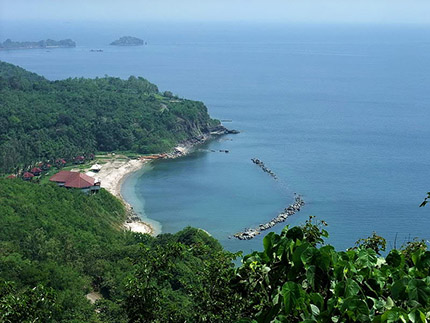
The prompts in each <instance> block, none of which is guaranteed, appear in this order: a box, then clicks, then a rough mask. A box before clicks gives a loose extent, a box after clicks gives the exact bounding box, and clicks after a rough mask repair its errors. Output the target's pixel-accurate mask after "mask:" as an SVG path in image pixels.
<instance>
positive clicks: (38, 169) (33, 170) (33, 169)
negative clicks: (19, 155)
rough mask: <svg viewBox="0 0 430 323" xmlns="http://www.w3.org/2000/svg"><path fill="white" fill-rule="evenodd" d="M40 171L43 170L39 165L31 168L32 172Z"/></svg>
mask: <svg viewBox="0 0 430 323" xmlns="http://www.w3.org/2000/svg"><path fill="white" fill-rule="evenodd" d="M40 172H42V170H41V169H40V168H39V167H33V168H32V169H31V173H40Z"/></svg>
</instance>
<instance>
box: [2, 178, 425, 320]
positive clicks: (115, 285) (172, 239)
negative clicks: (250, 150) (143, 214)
mask: <svg viewBox="0 0 430 323" xmlns="http://www.w3.org/2000/svg"><path fill="white" fill-rule="evenodd" d="M0 214H1V216H0V237H1V242H0V321H1V322H38V321H40V322H237V321H239V320H241V322H306V323H310V322H427V320H428V319H429V316H430V276H429V274H430V252H429V251H427V250H426V249H427V247H426V244H425V242H424V241H412V242H410V243H408V244H406V245H405V246H403V247H402V248H401V249H400V250H396V249H394V250H391V251H390V252H389V253H388V255H387V256H386V257H385V258H384V257H383V256H381V254H380V253H381V252H382V251H383V250H384V249H385V240H384V239H382V238H381V237H378V236H377V235H373V236H372V237H370V238H368V239H364V240H362V241H359V242H358V243H357V245H356V246H355V247H354V248H352V249H350V250H348V251H336V250H335V249H334V248H333V247H332V246H330V245H324V238H325V237H326V236H327V232H326V231H325V227H324V225H325V223H323V222H314V220H313V219H311V220H309V221H307V222H306V223H305V224H304V225H303V226H301V227H293V228H288V227H286V228H285V229H284V230H283V231H282V233H281V234H280V235H278V234H275V233H269V234H268V235H267V236H266V237H265V238H264V250H263V251H262V252H254V253H252V254H250V255H247V256H245V257H244V258H243V260H242V261H243V264H242V265H241V266H240V267H238V268H235V267H234V263H233V259H234V258H235V255H233V254H230V253H228V252H226V251H224V250H223V249H222V247H221V246H220V244H219V243H218V242H217V241H216V240H214V239H213V238H211V237H210V236H208V235H207V234H206V233H205V232H203V231H202V230H198V229H192V228H186V229H184V230H183V231H181V232H178V233H176V234H173V235H172V234H162V235H159V236H158V237H156V238H153V237H150V236H148V235H142V234H137V233H131V232H124V231H123V230H121V229H120V227H121V224H122V222H123V221H124V217H125V213H124V208H123V206H122V204H121V203H120V202H119V201H118V200H117V199H116V198H114V197H113V196H111V195H110V194H109V193H108V192H106V191H104V190H102V191H101V192H100V194H95V195H86V194H82V193H81V192H79V191H72V190H66V189H62V188H59V187H57V186H55V185H41V184H35V183H29V182H24V181H21V180H16V179H1V180H0ZM92 291H96V292H98V293H100V295H101V296H102V298H101V299H100V300H98V301H97V302H96V303H95V305H91V304H90V302H89V301H88V300H87V299H86V298H85V295H86V294H87V293H89V292H92Z"/></svg>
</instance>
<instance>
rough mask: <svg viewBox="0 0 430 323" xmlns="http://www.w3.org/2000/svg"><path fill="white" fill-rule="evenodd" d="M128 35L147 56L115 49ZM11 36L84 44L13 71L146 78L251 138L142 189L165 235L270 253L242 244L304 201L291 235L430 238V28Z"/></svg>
mask: <svg viewBox="0 0 430 323" xmlns="http://www.w3.org/2000/svg"><path fill="white" fill-rule="evenodd" d="M123 35H132V36H137V37H140V38H143V39H144V40H146V41H147V45H146V46H142V47H125V48H122V47H121V48H119V47H112V46H109V45H107V44H109V43H110V42H111V41H113V40H114V39H116V38H119V37H120V36H123ZM6 38H12V39H13V40H39V39H44V38H53V39H64V38H72V39H74V40H75V41H77V43H78V46H77V47H76V48H74V49H55V50H49V51H46V50H21V51H7V52H5V51H3V52H0V60H3V61H7V62H10V63H13V64H17V65H20V66H22V67H24V68H26V69H29V70H31V71H34V72H37V73H39V74H41V75H44V76H45V77H47V78H49V79H62V78H67V77H82V76H83V77H96V76H104V75H105V74H108V75H112V76H118V77H123V78H125V77H128V76H129V75H139V76H143V77H145V78H147V79H149V80H150V81H151V82H153V83H155V84H157V85H158V86H159V87H160V89H161V90H171V91H172V92H174V93H177V94H179V95H180V96H181V97H186V98H190V99H195V100H201V101H203V102H205V104H206V105H207V106H208V108H209V111H210V113H211V115H212V116H213V117H216V118H219V119H227V120H232V122H228V123H226V124H225V125H226V126H227V127H229V128H234V129H238V130H240V131H241V133H240V134H238V135H228V136H225V137H222V138H218V139H216V140H214V141H212V142H210V143H208V144H206V145H204V146H203V147H199V148H198V149H197V151H196V152H195V153H193V154H191V155H189V156H187V157H184V158H180V159H177V160H171V161H162V162H157V163H154V165H153V166H152V169H151V170H150V171H141V172H137V173H136V174H134V175H133V176H130V177H129V178H128V180H127V181H126V182H125V184H124V186H123V194H124V197H125V198H126V199H127V200H128V201H129V202H131V203H132V204H133V205H134V206H135V208H136V209H137V210H138V211H139V212H140V213H141V214H144V216H147V217H149V218H151V219H153V220H155V221H157V222H159V223H160V225H161V228H162V231H163V232H176V231H178V230H180V229H182V228H183V227H185V226H188V225H191V226H195V227H199V228H202V229H205V230H206V231H208V232H209V233H210V234H212V235H213V236H214V237H215V238H217V239H219V240H220V241H221V243H222V244H223V245H224V246H225V247H226V248H227V249H228V250H231V251H237V250H244V251H245V252H248V251H250V250H258V249H261V247H262V242H261V240H262V237H263V236H259V237H257V238H256V239H254V240H251V241H238V240H235V239H229V236H231V235H232V234H234V233H235V232H237V231H239V230H242V229H243V228H245V227H252V226H255V225H258V224H259V223H262V222H266V221H267V220H269V219H271V218H272V217H274V216H276V215H277V213H278V212H279V211H281V210H282V209H283V208H284V207H285V206H286V205H288V204H289V203H291V201H292V198H293V193H294V192H297V193H300V194H303V196H304V199H305V201H306V202H307V205H306V206H305V207H304V208H303V209H302V211H301V212H300V213H297V214H296V215H294V216H293V217H291V218H290V219H288V220H287V221H286V222H285V225H287V224H290V225H296V224H300V223H303V222H304V221H305V220H306V219H307V217H308V216H309V215H316V216H317V217H318V218H319V219H324V220H325V221H327V222H328V223H329V227H328V229H329V231H330V235H331V237H330V239H329V241H330V242H331V243H333V244H334V245H335V246H336V247H338V248H340V249H345V248H347V247H350V246H352V245H353V244H354V242H355V241H356V240H357V239H359V238H363V237H366V236H368V235H370V234H372V232H373V231H376V232H377V233H378V234H380V235H383V236H384V237H386V238H387V239H388V241H389V246H393V245H394V244H395V243H396V244H397V246H399V244H401V243H403V242H404V241H405V240H407V239H410V238H412V237H415V236H418V237H421V238H423V239H426V240H428V239H430V234H429V230H428V228H429V224H430V218H429V211H428V208H418V205H419V204H420V203H421V201H422V200H423V198H424V196H425V193H426V192H427V191H428V190H429V182H428V178H429V175H430V174H429V173H430V169H429V160H430V158H429V157H430V151H429V149H428V143H429V139H430V130H429V121H430V114H429V109H428V107H429V104H430V82H429V81H430V63H429V62H430V59H429V58H430V33H429V27H428V26H406V25H404V26H388V25H385V26H377V25H372V26H370V25H361V26H360V25H356V26H355V25H340V26H339V25H337V26H335V25H319V26H317V25H288V24H285V25H261V24H260V25H250V24H222V25H219V24H200V25H191V24H155V23H139V24H136V23H134V24H131V23H123V24H116V25H108V24H102V23H58V24H55V25H53V24H52V23H44V24H37V25H31V24H28V23H26V24H19V25H18V24H12V23H6V22H2V23H1V24H0V39H3V40H4V39H6ZM90 49H103V52H102V53H94V52H90ZM220 149H221V150H225V149H227V150H229V153H228V154H227V153H221V152H219V150H220ZM211 150H214V151H215V152H212V151H211ZM253 157H257V158H259V159H261V160H263V161H264V162H265V163H266V165H267V166H268V167H270V168H271V169H272V170H273V171H274V172H275V173H276V174H277V175H278V177H279V181H277V182H276V181H274V180H273V179H272V178H271V177H269V176H268V175H267V174H265V173H263V172H262V171H261V170H260V169H259V168H258V167H256V166H255V165H254V164H252V162H251V161H250V159H251V158H253ZM282 227H283V225H278V226H277V227H275V229H274V230H275V231H278V232H279V231H280V230H281V229H282Z"/></svg>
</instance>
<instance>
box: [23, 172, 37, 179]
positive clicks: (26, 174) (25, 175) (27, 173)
mask: <svg viewBox="0 0 430 323" xmlns="http://www.w3.org/2000/svg"><path fill="white" fill-rule="evenodd" d="M22 177H24V178H32V177H34V175H33V174H32V173H29V172H25V173H24V175H22Z"/></svg>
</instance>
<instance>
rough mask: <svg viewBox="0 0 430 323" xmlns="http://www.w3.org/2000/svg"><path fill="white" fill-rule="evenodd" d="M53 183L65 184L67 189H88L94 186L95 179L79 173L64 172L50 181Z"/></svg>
mask: <svg viewBox="0 0 430 323" xmlns="http://www.w3.org/2000/svg"><path fill="white" fill-rule="evenodd" d="M49 180H50V181H51V182H56V183H64V186H65V187H73V188H86V187H90V186H94V178H92V177H90V176H88V175H85V174H84V173H79V172H70V171H67V170H62V171H60V172H58V173H57V174H55V175H54V176H52V177H51V178H50V179H49Z"/></svg>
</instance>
